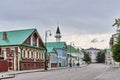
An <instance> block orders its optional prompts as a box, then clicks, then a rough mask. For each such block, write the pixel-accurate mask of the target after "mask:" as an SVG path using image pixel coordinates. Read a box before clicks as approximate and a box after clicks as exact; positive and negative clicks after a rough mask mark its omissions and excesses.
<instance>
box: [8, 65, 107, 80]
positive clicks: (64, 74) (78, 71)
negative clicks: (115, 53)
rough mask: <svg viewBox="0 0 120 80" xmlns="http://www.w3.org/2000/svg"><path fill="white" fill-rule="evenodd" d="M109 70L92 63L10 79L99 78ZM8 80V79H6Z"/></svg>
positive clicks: (76, 79)
mask: <svg viewBox="0 0 120 80" xmlns="http://www.w3.org/2000/svg"><path fill="white" fill-rule="evenodd" d="M106 70H107V66H106V65H104V64H90V65H88V66H86V67H82V68H66V69H59V70H51V71H46V72H35V73H26V74H18V75H16V77H15V78H11V79H8V80H97V77H98V76H100V75H102V74H103V73H104V72H105V71H106ZM6 80H7V79H6Z"/></svg>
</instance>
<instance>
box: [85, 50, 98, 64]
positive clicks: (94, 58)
mask: <svg viewBox="0 0 120 80" xmlns="http://www.w3.org/2000/svg"><path fill="white" fill-rule="evenodd" d="M86 52H88V53H89V55H90V57H91V62H92V63H95V62H97V61H96V56H97V54H98V52H100V49H96V48H89V49H86Z"/></svg>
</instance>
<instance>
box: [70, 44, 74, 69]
mask: <svg viewBox="0 0 120 80" xmlns="http://www.w3.org/2000/svg"><path fill="white" fill-rule="evenodd" d="M72 44H73V45H74V43H73V42H70V63H69V65H70V67H72V58H71V47H72Z"/></svg>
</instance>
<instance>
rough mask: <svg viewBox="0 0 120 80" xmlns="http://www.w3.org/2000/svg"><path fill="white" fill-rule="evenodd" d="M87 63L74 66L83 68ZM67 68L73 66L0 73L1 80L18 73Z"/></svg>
mask: <svg viewBox="0 0 120 80" xmlns="http://www.w3.org/2000/svg"><path fill="white" fill-rule="evenodd" d="M84 66H86V65H81V66H75V67H72V68H81V67H84ZM66 68H71V67H57V68H48V70H44V69H35V70H23V71H8V72H1V73H0V80H1V79H8V78H14V77H15V76H16V74H25V73H34V72H45V71H51V70H59V69H66Z"/></svg>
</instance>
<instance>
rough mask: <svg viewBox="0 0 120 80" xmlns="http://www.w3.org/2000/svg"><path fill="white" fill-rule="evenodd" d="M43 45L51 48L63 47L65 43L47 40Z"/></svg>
mask: <svg viewBox="0 0 120 80" xmlns="http://www.w3.org/2000/svg"><path fill="white" fill-rule="evenodd" d="M45 45H46V46H47V47H52V48H64V47H65V45H66V43H65V42H47V43H45ZM66 47H67V46H66Z"/></svg>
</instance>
